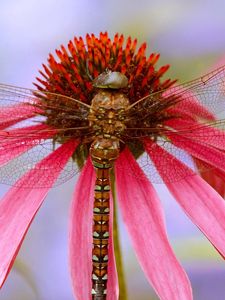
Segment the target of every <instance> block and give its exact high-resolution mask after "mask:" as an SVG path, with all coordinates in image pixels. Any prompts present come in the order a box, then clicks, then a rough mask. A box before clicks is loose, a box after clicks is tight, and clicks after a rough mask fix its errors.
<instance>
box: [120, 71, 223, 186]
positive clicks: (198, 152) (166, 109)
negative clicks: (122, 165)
mask: <svg viewBox="0 0 225 300" xmlns="http://www.w3.org/2000/svg"><path fill="white" fill-rule="evenodd" d="M224 112H225V66H223V67H221V68H219V69H217V70H215V71H213V72H210V73H209V74H207V75H205V76H202V77H200V78H198V79H196V80H193V81H190V82H187V83H184V84H182V85H177V86H174V87H171V88H169V89H168V90H166V91H159V92H157V93H153V94H150V95H148V96H146V97H145V98H143V99H140V100H139V101H137V102H136V103H134V104H132V105H131V106H130V107H129V110H128V112H127V115H128V128H127V130H126V132H125V134H124V137H123V138H124V140H126V141H127V142H128V145H129V147H130V149H132V152H133V154H134V155H135V156H136V157H138V161H139V163H140V165H141V167H142V169H143V170H144V171H145V173H146V174H147V176H148V177H149V179H150V180H151V181H152V182H161V181H162V180H161V178H160V176H159V175H158V172H157V170H156V168H155V164H154V163H153V161H152V160H151V158H150V156H152V157H154V160H155V161H157V165H158V166H160V168H161V169H165V170H167V165H170V166H172V165H173V158H174V157H175V158H177V159H178V160H180V161H182V162H184V164H186V165H187V166H189V167H190V168H192V169H193V170H194V171H197V172H200V173H203V172H207V171H209V170H211V171H213V170H214V171H215V170H216V169H217V171H216V172H217V174H219V175H222V176H224V173H223V169H224V168H223V167H224V166H223V164H222V161H223V155H224V150H225V131H224V129H225V119H224ZM160 118H161V119H160ZM134 120H136V124H135V126H129V125H130V124H131V125H132V124H134V122H133V121H134ZM137 120H138V121H137ZM140 138H141V139H143V140H144V139H145V138H147V139H149V138H150V139H151V140H153V141H154V143H153V147H152V148H150V154H151V155H150V156H149V155H147V154H146V152H144V149H143V147H142V148H141V147H140V144H139V143H138V140H139V139H140ZM154 144H157V145H158V146H160V147H161V148H162V149H163V150H165V151H166V152H167V153H170V154H171V156H170V157H171V160H170V161H168V157H169V156H168V155H165V156H163V155H162V154H161V155H159V156H158V157H157V156H156V155H155V152H154V151H155V148H154ZM209 156H210V159H209ZM219 157H220V159H219ZM224 159H225V156H224ZM219 162H221V163H219ZM175 168H176V167H175V164H174V170H173V172H171V174H173V177H172V176H171V177H170V176H167V178H168V180H170V181H176V180H180V179H182V178H184V177H186V176H188V175H190V174H193V173H191V172H189V171H184V172H183V171H181V170H175ZM130 173H132V171H131V172H130ZM174 174H177V175H176V176H174ZM224 178H225V176H224Z"/></svg>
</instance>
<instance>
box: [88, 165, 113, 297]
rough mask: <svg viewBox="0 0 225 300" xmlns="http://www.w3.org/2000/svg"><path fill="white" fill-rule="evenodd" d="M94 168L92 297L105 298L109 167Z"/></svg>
mask: <svg viewBox="0 0 225 300" xmlns="http://www.w3.org/2000/svg"><path fill="white" fill-rule="evenodd" d="M95 169H96V183H95V193H94V209H93V250H92V265H93V269H92V299H93V300H103V299H106V294H107V267H108V242H109V212H110V207H109V202H110V194H109V192H110V185H109V168H97V167H95Z"/></svg>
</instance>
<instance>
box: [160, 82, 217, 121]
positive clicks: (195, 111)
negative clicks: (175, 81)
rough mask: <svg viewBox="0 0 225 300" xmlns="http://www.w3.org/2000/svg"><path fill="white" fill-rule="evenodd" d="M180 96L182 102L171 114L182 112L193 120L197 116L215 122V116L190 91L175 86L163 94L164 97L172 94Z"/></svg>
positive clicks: (172, 109)
mask: <svg viewBox="0 0 225 300" xmlns="http://www.w3.org/2000/svg"><path fill="white" fill-rule="evenodd" d="M174 93H175V94H176V95H180V100H181V101H179V102H178V103H177V104H176V105H175V106H174V108H171V109H170V110H169V111H171V112H180V113H181V116H182V114H183V113H184V114H187V115H189V116H190V117H191V118H193V116H195V117H196V116H197V117H200V118H203V119H206V120H214V119H215V116H214V115H213V114H212V113H211V112H210V111H209V110H208V109H207V108H206V107H204V106H203V105H202V104H201V103H200V102H199V101H198V99H197V98H196V96H195V95H194V94H192V93H191V92H190V91H188V89H186V90H185V88H183V87H181V86H174V87H171V88H169V89H168V90H167V91H166V92H164V93H163V96H164V97H169V96H170V95H171V94H174Z"/></svg>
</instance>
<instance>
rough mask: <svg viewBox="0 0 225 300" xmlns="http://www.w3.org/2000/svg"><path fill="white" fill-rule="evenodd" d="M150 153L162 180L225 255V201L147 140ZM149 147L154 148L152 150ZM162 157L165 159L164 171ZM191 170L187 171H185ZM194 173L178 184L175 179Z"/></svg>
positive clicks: (202, 181)
mask: <svg viewBox="0 0 225 300" xmlns="http://www.w3.org/2000/svg"><path fill="white" fill-rule="evenodd" d="M145 143H146V147H145V148H146V151H147V152H148V153H150V156H151V159H152V160H153V162H154V163H155V166H156V168H157V169H158V171H159V173H160V175H161V177H162V179H163V180H164V181H165V182H166V185H167V187H168V189H169V191H170V192H171V193H172V194H173V196H174V197H175V199H176V200H177V201H178V203H179V204H180V206H181V207H182V208H183V210H184V211H185V212H186V214H187V215H188V216H189V218H190V219H191V220H192V221H193V222H194V223H195V224H196V225H197V226H198V227H199V228H200V230H201V231H202V232H203V233H204V234H205V235H206V236H207V238H208V239H209V240H210V241H211V243H212V244H213V245H214V246H215V247H216V248H217V249H218V251H219V252H220V253H221V254H222V255H223V256H225V202H224V200H223V198H222V197H221V196H220V195H219V194H218V193H217V192H216V191H215V190H214V189H213V188H212V187H211V186H210V185H208V184H207V183H206V182H205V181H204V180H203V179H202V178H201V177H200V176H198V175H195V174H194V172H192V171H191V170H190V169H189V168H188V167H187V166H185V165H184V164H183V163H182V162H180V161H179V160H177V159H176V158H175V157H173V156H172V155H171V154H169V153H167V152H166V151H164V150H163V149H162V148H160V147H159V146H158V145H156V144H154V145H152V142H151V141H149V142H148V141H147V140H145ZM149 147H151V148H153V149H151V150H150V151H149ZM158 156H159V157H161V158H162V159H165V161H166V163H165V164H162V165H164V168H162V165H161V164H159V160H158ZM185 169H187V171H185ZM178 171H181V172H183V173H185V172H186V173H188V172H189V173H191V174H192V176H187V177H186V178H184V179H181V180H179V181H177V182H172V181H171V178H173V177H176V174H174V173H176V172H178Z"/></svg>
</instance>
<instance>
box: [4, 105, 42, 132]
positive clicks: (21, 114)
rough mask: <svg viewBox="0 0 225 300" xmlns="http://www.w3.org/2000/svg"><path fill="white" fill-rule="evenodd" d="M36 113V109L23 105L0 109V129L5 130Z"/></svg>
mask: <svg viewBox="0 0 225 300" xmlns="http://www.w3.org/2000/svg"><path fill="white" fill-rule="evenodd" d="M36 112H38V109H37V108H36V107H34V106H32V105H26V104H24V103H21V104H16V105H12V106H6V107H1V111H0V129H4V128H7V127H9V126H12V125H14V124H16V123H18V122H20V121H23V120H26V119H29V118H31V117H33V116H35V114H36Z"/></svg>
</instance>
